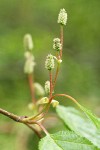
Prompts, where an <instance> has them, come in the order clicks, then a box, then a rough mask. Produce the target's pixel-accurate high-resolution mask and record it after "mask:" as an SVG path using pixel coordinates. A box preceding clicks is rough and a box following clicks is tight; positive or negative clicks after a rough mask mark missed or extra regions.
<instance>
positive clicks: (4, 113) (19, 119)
mask: <svg viewBox="0 0 100 150" xmlns="http://www.w3.org/2000/svg"><path fill="white" fill-rule="evenodd" d="M0 113H1V114H3V115H5V116H7V117H8V118H11V119H12V120H14V121H16V122H23V118H26V117H25V116H24V117H22V116H17V115H15V114H13V113H10V112H8V111H6V110H4V109H1V108H0Z"/></svg>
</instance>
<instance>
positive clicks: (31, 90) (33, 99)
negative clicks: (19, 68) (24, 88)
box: [28, 74, 35, 104]
mask: <svg viewBox="0 0 100 150" xmlns="http://www.w3.org/2000/svg"><path fill="white" fill-rule="evenodd" d="M28 81H29V87H30V92H31V97H32V102H33V103H34V104H35V96H34V86H33V76H32V74H29V75H28Z"/></svg>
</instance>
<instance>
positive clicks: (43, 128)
mask: <svg viewBox="0 0 100 150" xmlns="http://www.w3.org/2000/svg"><path fill="white" fill-rule="evenodd" d="M37 125H39V126H40V128H41V129H42V130H43V131H44V133H45V134H46V135H48V134H49V133H48V131H47V130H46V129H45V127H44V126H43V125H42V124H41V123H39V122H37Z"/></svg>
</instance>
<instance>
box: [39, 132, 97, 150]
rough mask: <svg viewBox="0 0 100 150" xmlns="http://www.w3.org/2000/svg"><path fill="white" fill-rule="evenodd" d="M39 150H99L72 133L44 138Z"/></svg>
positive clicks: (60, 133)
mask: <svg viewBox="0 0 100 150" xmlns="http://www.w3.org/2000/svg"><path fill="white" fill-rule="evenodd" d="M39 150H97V148H96V147H95V146H94V145H92V144H91V143H90V142H89V141H88V140H87V139H85V138H82V137H80V136H78V135H77V134H75V133H74V132H72V131H60V132H58V133H55V134H52V135H47V136H46V137H44V138H43V139H42V140H41V141H40V143H39Z"/></svg>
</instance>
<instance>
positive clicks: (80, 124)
mask: <svg viewBox="0 0 100 150" xmlns="http://www.w3.org/2000/svg"><path fill="white" fill-rule="evenodd" d="M56 110H57V113H58V115H59V117H60V118H61V119H62V120H63V121H64V122H65V124H66V125H67V126H68V127H69V128H70V129H71V130H72V131H74V132H75V133H77V134H78V135H80V136H82V137H85V138H86V139H88V140H89V141H91V142H92V143H93V144H94V145H95V146H97V147H98V148H100V130H99V129H97V128H96V126H95V125H94V124H93V123H92V122H90V121H89V120H88V118H84V117H83V116H82V114H81V113H80V112H79V111H78V110H76V109H75V108H72V107H64V106H58V107H57V109H56Z"/></svg>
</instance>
